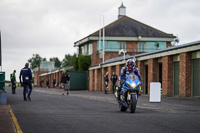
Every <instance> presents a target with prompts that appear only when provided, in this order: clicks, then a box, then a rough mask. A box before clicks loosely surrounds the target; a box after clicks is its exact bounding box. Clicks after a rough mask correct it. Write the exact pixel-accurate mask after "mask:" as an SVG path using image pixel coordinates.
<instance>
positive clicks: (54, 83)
mask: <svg viewBox="0 0 200 133" xmlns="http://www.w3.org/2000/svg"><path fill="white" fill-rule="evenodd" d="M52 83H53V88H55V87H56V79H55V78H54V79H53V81H52Z"/></svg>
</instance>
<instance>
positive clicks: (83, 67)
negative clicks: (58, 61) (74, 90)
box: [78, 55, 91, 71]
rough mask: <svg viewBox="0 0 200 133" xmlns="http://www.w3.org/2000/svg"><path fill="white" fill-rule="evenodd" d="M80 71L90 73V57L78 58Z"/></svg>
mask: <svg viewBox="0 0 200 133" xmlns="http://www.w3.org/2000/svg"><path fill="white" fill-rule="evenodd" d="M78 65H79V71H88V69H89V66H90V65H91V57H90V56H89V55H82V56H79V57H78Z"/></svg>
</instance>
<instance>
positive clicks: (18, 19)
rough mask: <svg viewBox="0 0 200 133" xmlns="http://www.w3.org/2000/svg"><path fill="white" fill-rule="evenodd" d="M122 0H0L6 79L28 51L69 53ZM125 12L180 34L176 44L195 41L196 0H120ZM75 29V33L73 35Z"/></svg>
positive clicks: (199, 34)
mask: <svg viewBox="0 0 200 133" xmlns="http://www.w3.org/2000/svg"><path fill="white" fill-rule="evenodd" d="M121 2H122V0H0V30H1V34H2V52H3V53H2V55H3V56H2V57H3V63H2V65H3V71H5V72H6V79H7V80H9V74H10V73H12V72H13V70H14V69H16V70H17V73H16V76H17V81H19V79H18V76H19V72H20V69H21V68H22V67H24V64H25V63H26V62H27V60H28V59H29V58H31V57H32V55H33V54H35V53H38V54H39V55H40V56H41V57H43V58H44V57H46V58H47V59H49V58H50V57H58V58H59V59H60V60H62V59H63V58H64V55H65V54H68V53H69V54H73V53H74V52H76V49H75V48H74V47H73V45H74V42H76V41H77V40H78V39H81V38H83V37H86V36H87V35H89V34H91V33H93V32H95V31H96V30H98V29H99V20H100V15H102V14H104V15H105V24H109V23H111V22H113V21H115V20H116V19H117V16H118V7H119V6H120V5H121ZM123 3H124V6H125V7H126V14H127V16H129V17H131V18H133V19H136V20H138V21H140V22H143V23H145V24H147V25H150V26H152V27H154V28H157V29H159V30H161V31H164V32H166V33H172V34H174V35H177V34H178V36H179V38H180V44H184V43H188V42H193V41H197V40H200V11H199V7H200V0H123ZM77 33H78V34H77Z"/></svg>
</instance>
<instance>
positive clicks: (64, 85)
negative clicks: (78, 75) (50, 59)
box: [61, 68, 70, 95]
mask: <svg viewBox="0 0 200 133" xmlns="http://www.w3.org/2000/svg"><path fill="white" fill-rule="evenodd" d="M69 81H70V75H69V74H68V73H67V72H66V69H65V68H64V69H63V73H62V77H61V86H62V89H63V92H62V95H65V91H67V95H69V84H70V82H69Z"/></svg>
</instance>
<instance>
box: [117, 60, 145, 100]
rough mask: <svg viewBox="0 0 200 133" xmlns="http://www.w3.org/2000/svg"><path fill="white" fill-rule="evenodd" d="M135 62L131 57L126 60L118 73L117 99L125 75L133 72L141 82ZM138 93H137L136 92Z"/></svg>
mask: <svg viewBox="0 0 200 133" xmlns="http://www.w3.org/2000/svg"><path fill="white" fill-rule="evenodd" d="M135 65H136V63H135V61H134V60H132V59H128V60H127V64H126V66H125V67H122V70H121V73H120V75H119V86H118V87H119V89H118V100H119V94H120V92H121V87H122V84H123V83H124V82H125V77H126V75H129V74H130V73H134V74H135V75H137V76H138V78H139V80H140V82H142V78H141V76H140V73H139V70H138V68H137V67H136V66H135ZM137 93H138V92H137ZM137 95H138V94H137Z"/></svg>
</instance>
